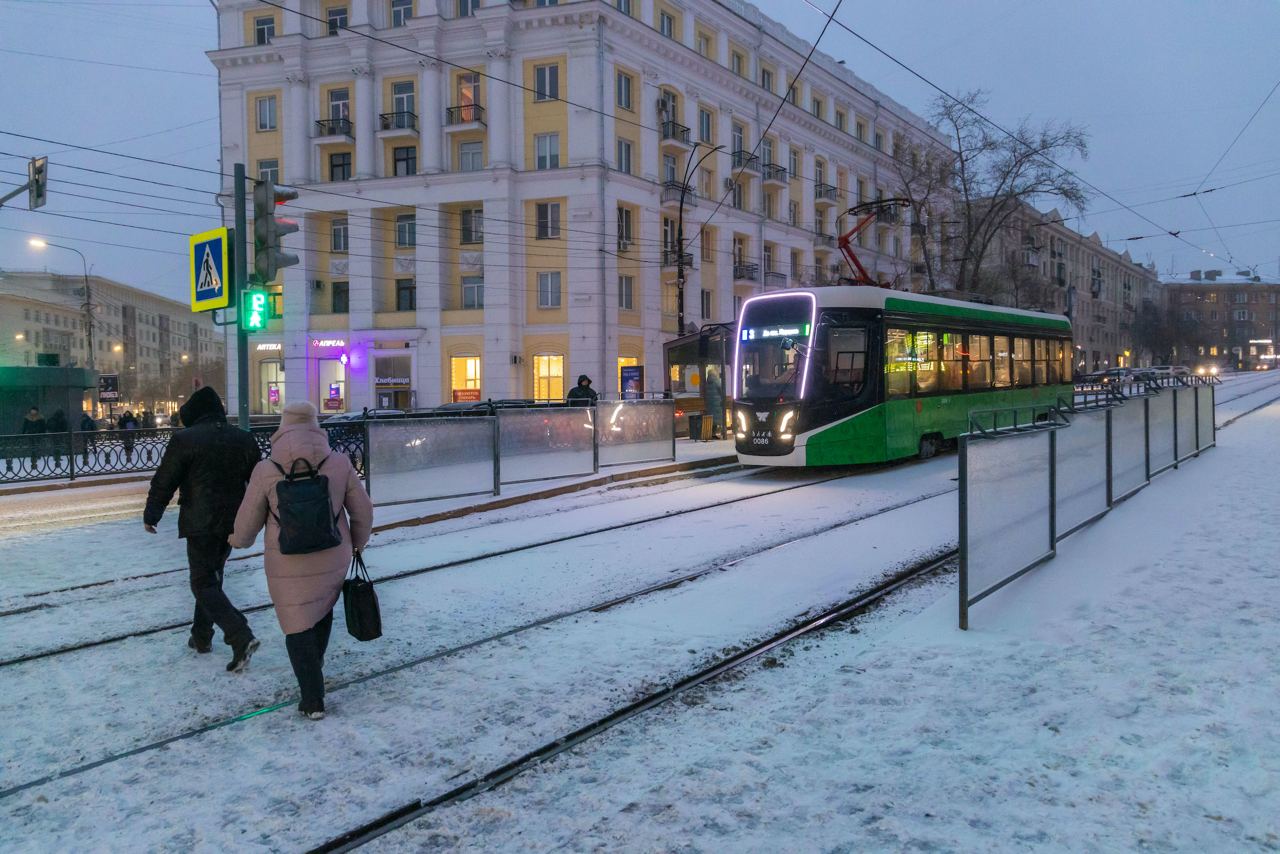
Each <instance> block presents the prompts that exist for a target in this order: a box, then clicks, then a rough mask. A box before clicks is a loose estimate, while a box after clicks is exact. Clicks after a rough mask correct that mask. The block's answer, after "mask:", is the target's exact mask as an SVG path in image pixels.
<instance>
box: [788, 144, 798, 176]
mask: <svg viewBox="0 0 1280 854" xmlns="http://www.w3.org/2000/svg"><path fill="white" fill-rule="evenodd" d="M799 174H800V151H799V149H797V148H795V147H794V146H792V147H791V148H790V149H788V150H787V177H789V178H795V177H796V176H797V175H799Z"/></svg>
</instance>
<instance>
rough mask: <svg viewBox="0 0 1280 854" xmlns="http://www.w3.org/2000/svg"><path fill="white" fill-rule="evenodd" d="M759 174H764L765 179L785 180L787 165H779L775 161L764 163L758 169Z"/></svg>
mask: <svg viewBox="0 0 1280 854" xmlns="http://www.w3.org/2000/svg"><path fill="white" fill-rule="evenodd" d="M760 174H761V175H763V176H764V180H766V181H779V182H784V183H785V182H786V180H787V167H785V166H779V165H778V164H777V163H766V164H765V165H764V166H763V167H761V169H760Z"/></svg>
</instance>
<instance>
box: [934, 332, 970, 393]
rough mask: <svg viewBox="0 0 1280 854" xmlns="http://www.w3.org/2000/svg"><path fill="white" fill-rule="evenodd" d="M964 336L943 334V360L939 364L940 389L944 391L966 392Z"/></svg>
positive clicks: (941, 351)
mask: <svg viewBox="0 0 1280 854" xmlns="http://www.w3.org/2000/svg"><path fill="white" fill-rule="evenodd" d="M963 340H964V338H963V336H961V335H958V334H956V333H954V332H944V333H942V341H941V342H940V343H941V347H940V356H941V359H940V360H939V362H938V372H939V376H938V387H939V389H941V390H942V391H963V390H964V354H965V349H964V345H963V343H962V342H963Z"/></svg>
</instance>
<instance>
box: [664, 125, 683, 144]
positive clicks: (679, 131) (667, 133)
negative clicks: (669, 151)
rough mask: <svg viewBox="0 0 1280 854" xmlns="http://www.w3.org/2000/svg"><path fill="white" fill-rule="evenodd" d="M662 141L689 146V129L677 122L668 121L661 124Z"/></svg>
mask: <svg viewBox="0 0 1280 854" xmlns="http://www.w3.org/2000/svg"><path fill="white" fill-rule="evenodd" d="M662 139H663V141H664V142H665V141H667V140H671V141H672V142H678V143H680V144H681V145H688V144H689V129H688V128H687V127H685V126H684V125H682V124H680V123H679V122H673V121H671V120H670V119H668V120H667V121H665V122H663V123H662Z"/></svg>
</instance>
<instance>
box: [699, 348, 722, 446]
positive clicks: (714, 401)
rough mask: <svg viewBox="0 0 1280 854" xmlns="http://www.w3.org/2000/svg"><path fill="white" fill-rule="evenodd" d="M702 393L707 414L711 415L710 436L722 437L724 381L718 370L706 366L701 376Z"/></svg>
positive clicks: (714, 437)
mask: <svg viewBox="0 0 1280 854" xmlns="http://www.w3.org/2000/svg"><path fill="white" fill-rule="evenodd" d="M702 395H703V398H704V399H705V400H706V402H707V415H709V416H711V438H713V439H722V438H724V382H723V381H722V380H721V379H720V372H719V371H717V370H716V369H715V368H714V367H712V366H711V365H708V366H707V370H706V373H705V375H704V377H703V383H702Z"/></svg>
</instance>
